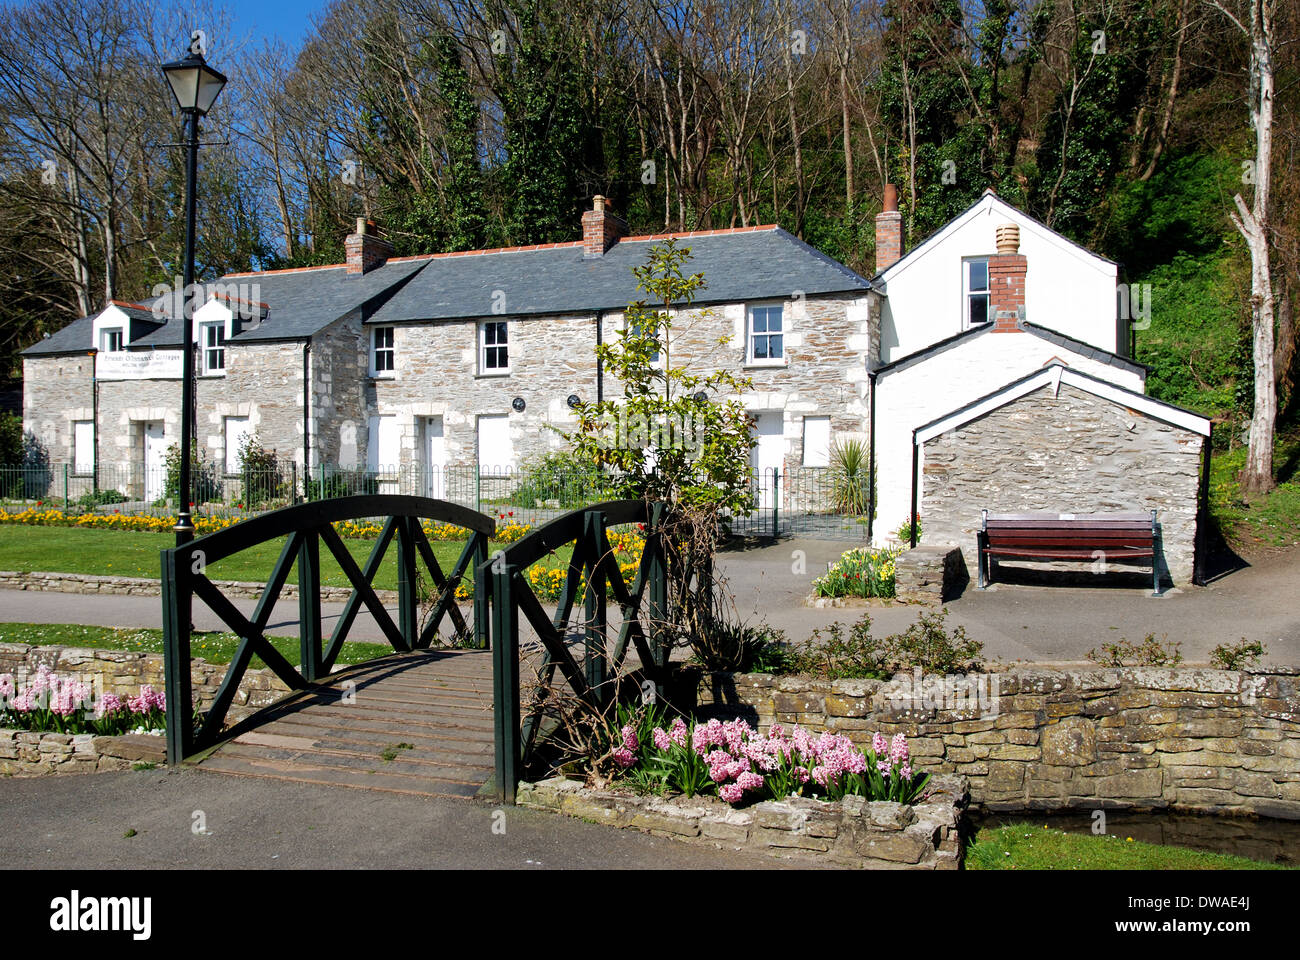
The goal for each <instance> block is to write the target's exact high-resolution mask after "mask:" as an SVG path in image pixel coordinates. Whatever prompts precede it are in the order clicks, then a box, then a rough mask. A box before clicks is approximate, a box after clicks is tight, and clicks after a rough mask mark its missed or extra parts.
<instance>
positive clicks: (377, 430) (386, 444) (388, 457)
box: [366, 413, 401, 493]
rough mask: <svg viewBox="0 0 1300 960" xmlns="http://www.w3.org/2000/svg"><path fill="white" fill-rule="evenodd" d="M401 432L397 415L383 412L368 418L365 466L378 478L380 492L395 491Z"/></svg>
mask: <svg viewBox="0 0 1300 960" xmlns="http://www.w3.org/2000/svg"><path fill="white" fill-rule="evenodd" d="M400 445H401V434H400V433H399V432H398V429H397V417H395V416H393V415H392V414H391V413H390V414H384V415H383V416H379V417H371V418H370V437H369V443H368V444H367V446H366V466H367V467H368V468H369V471H370V473H371V475H373V476H375V477H377V478H378V482H379V486H378V490H379V492H380V493H396V492H397V480H398V475H397V469H398V463H399V460H400V459H401V453H400Z"/></svg>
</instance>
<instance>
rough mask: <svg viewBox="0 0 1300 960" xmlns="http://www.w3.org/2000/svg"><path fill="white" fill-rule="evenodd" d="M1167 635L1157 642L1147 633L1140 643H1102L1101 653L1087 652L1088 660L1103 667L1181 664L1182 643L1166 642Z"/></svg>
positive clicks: (1153, 635) (1126, 641)
mask: <svg viewBox="0 0 1300 960" xmlns="http://www.w3.org/2000/svg"><path fill="white" fill-rule="evenodd" d="M1168 639H1169V637H1168V634H1166V635H1165V636H1164V638H1163V640H1157V639H1156V636H1155V634H1154V633H1148V634H1147V635H1146V639H1145V640H1143V641H1142V642H1141V643H1133V642H1131V641H1129V640H1126V639H1124V638H1122V637H1121V638H1120V641H1119V643H1103V644H1102V645H1101V651H1100V652H1098V651H1097V650H1095V649H1093V650H1089V651H1088V659H1089V660H1091V661H1092V662H1093V663H1099V664H1101V665H1102V666H1105V667H1172V666H1174V665H1175V664H1179V663H1182V662H1183V655H1182V653H1180V652H1179V649H1178V648H1179V647H1181V646H1182V641H1179V642H1177V643H1169V642H1168Z"/></svg>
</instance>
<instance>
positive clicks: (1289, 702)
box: [698, 667, 1300, 820]
mask: <svg viewBox="0 0 1300 960" xmlns="http://www.w3.org/2000/svg"><path fill="white" fill-rule="evenodd" d="M972 678H973V679H972V680H971V681H969V684H970V685H969V686H967V687H966V688H965V689H962V688H959V687H956V686H955V685H954V684H952V683H949V684H948V685H947V686H946V687H945V688H943V689H940V688H938V687H937V686H936V681H937V680H938V679H939V678H926V680H925V683H924V684H923V683H922V681H921V680H920V678H918V677H916V676H908V675H901V674H900V675H899V676H897V677H895V678H894V679H893V680H891V681H889V682H882V681H876V680H837V681H834V682H822V681H814V680H810V679H805V678H798V677H773V676H768V675H764V674H720V673H719V674H705V675H704V676H703V677H702V678H701V680H700V683H699V684H698V691H699V701H700V704H701V705H702V706H703V707H704V713H705V715H706V716H707V715H716V714H721V715H731V716H740V717H743V718H745V719H748V720H749V721H750V722H751V723H758V724H760V725H762V726H764V727H766V726H767V725H769V724H771V723H773V722H778V721H779V722H781V723H785V724H794V723H797V724H799V725H800V726H803V727H805V728H807V729H810V730H814V731H820V730H832V731H835V732H837V733H843V734H845V735H846V736H848V737H850V738H851V739H853V740H854V741H855V742H857V743H859V744H860V745H866V744H867V743H868V741H869V740H870V738H871V735H872V734H873V733H875V732H876V731H880V732H881V733H884V734H885V735H887V736H893V735H894V734H897V733H902V734H904V735H905V736H907V737H908V740H909V743H910V745H911V749H912V758H913V759H912V762H913V764H914V765H915V766H916V767H917V768H918V769H922V770H930V771H934V772H943V773H959V774H963V775H965V776H967V777H969V778H970V785H971V800H972V802H973V803H975V804H979V805H983V806H984V807H987V808H989V809H993V810H999V809H1007V810H1012V809H1038V810H1053V809H1065V808H1084V809H1093V808H1101V807H1106V808H1136V809H1148V808H1150V809H1157V808H1176V809H1186V810H1195V811H1206V812H1215V813H1233V814H1258V815H1261V816H1269V817H1281V818H1286V819H1291V820H1298V819H1300V669H1297V668H1273V669H1269V670H1268V671H1256V672H1229V671H1223V670H1209V669H1193V668H1154V667H1133V668H1101V667H1097V668H1092V669H1076V670H1060V671H1056V670H1031V669H1021V670H1009V671H1007V672H1005V673H998V674H988V675H982V676H978V677H977V676H976V675H972ZM981 683H982V684H984V686H982V687H981V686H979V684H981Z"/></svg>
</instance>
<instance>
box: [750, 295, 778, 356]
mask: <svg viewBox="0 0 1300 960" xmlns="http://www.w3.org/2000/svg"><path fill="white" fill-rule="evenodd" d="M784 311H785V308H784V307H783V306H782V305H781V304H779V303H773V304H763V305H760V306H754V307H750V308H749V311H748V313H749V319H748V326H749V335H748V337H747V338H746V340H747V349H746V357H745V361H746V362H747V363H754V364H781V363H785V316H784Z"/></svg>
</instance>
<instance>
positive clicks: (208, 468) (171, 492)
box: [159, 440, 221, 510]
mask: <svg viewBox="0 0 1300 960" xmlns="http://www.w3.org/2000/svg"><path fill="white" fill-rule="evenodd" d="M166 463H167V499H169V500H171V502H172V503H174V504H176V505H177V509H178V510H179V509H180V488H181V445H180V444H179V443H173V444H172V445H171V446H170V447H168V448H167V459H166ZM190 498H191V500H190V502H191V503H207V502H208V501H209V500H220V499H221V484H220V483H218V482H217V468H216V465H215V464H213V463H209V462H208V461H207V460H205V459H204V458H203V454H202V452H200V450H199V442H198V441H197V440H191V441H190ZM159 506H161V504H159Z"/></svg>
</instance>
